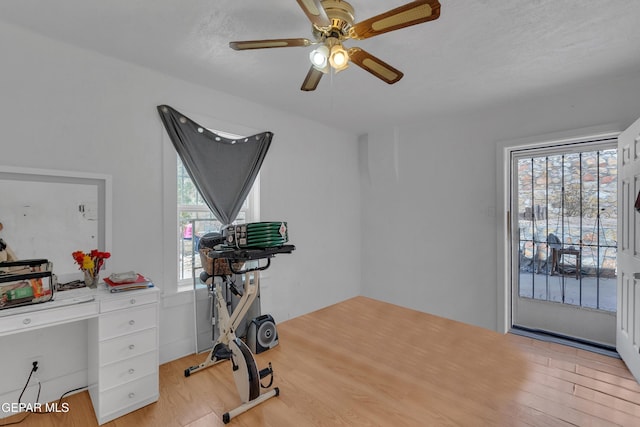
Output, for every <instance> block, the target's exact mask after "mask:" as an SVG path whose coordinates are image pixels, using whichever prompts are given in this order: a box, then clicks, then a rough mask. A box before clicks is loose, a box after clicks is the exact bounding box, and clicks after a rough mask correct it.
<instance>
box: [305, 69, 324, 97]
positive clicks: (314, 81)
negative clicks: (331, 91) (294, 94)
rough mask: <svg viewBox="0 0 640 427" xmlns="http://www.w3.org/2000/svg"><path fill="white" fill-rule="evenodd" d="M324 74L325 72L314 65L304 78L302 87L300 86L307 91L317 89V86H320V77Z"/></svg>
mask: <svg viewBox="0 0 640 427" xmlns="http://www.w3.org/2000/svg"><path fill="white" fill-rule="evenodd" d="M323 74H324V73H323V72H322V71H320V70H317V69H316V68H315V67H313V66H312V67H311V68H310V69H309V72H308V73H307V76H306V77H305V78H304V81H303V82H302V87H300V90H304V91H306V92H309V91H312V90H316V87H318V83H320V79H321V78H322V75H323Z"/></svg>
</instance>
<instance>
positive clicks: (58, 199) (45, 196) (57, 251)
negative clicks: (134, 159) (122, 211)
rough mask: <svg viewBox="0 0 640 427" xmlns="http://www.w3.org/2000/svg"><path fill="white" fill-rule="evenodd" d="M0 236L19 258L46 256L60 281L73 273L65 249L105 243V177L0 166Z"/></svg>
mask: <svg viewBox="0 0 640 427" xmlns="http://www.w3.org/2000/svg"><path fill="white" fill-rule="evenodd" d="M0 223H2V224H3V230H2V231H0V238H2V239H3V240H4V241H5V242H6V243H7V245H8V246H9V247H11V249H12V250H13V252H15V254H16V256H17V258H19V259H33V258H46V259H48V260H49V261H51V262H53V272H54V274H56V275H57V276H58V277H59V279H60V281H62V282H64V281H65V280H66V279H70V278H72V276H73V275H74V274H79V269H78V265H76V264H75V262H74V260H73V258H72V257H71V253H72V252H74V251H78V250H81V251H84V252H88V251H90V250H92V249H99V250H101V251H110V248H111V177H110V176H108V175H98V174H89V173H79V172H78V173H77V172H67V171H58V170H45V169H28V168H16V167H8V166H0Z"/></svg>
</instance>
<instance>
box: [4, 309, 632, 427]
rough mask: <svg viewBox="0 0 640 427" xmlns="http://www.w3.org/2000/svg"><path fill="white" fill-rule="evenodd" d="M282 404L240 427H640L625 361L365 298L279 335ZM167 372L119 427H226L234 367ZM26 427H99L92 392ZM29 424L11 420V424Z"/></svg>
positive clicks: (194, 358) (175, 367)
mask: <svg viewBox="0 0 640 427" xmlns="http://www.w3.org/2000/svg"><path fill="white" fill-rule="evenodd" d="M278 333H279V335H280V345H279V346H277V347H275V348H273V349H271V350H269V351H267V352H265V353H262V354H260V355H258V356H257V360H258V365H259V368H263V367H265V366H266V365H267V363H268V362H269V361H271V362H272V364H273V368H274V370H275V380H274V385H276V386H278V387H279V388H280V391H281V394H280V396H279V397H275V398H272V399H270V400H268V401H266V402H265V403H263V404H261V405H259V406H257V407H255V408H253V409H251V410H250V411H248V412H246V413H245V414H242V415H240V416H239V417H237V418H235V419H233V420H232V421H231V423H230V424H229V425H230V426H246V427H249V426H272V427H287V426H291V427H305V426H394V427H396V426H471V427H476V426H573V425H577V426H598V427H599V426H611V425H622V426H640V386H639V385H638V383H637V382H636V381H635V380H634V379H633V377H632V376H631V374H630V373H629V371H628V370H627V368H626V367H625V365H624V363H623V362H622V361H621V360H619V359H615V358H610V357H607V356H602V355H599V354H595V353H591V352H588V351H584V350H579V349H575V348H572V347H565V346H562V345H559V344H553V343H547V342H542V341H537V340H534V339H530V338H524V337H521V336H515V335H509V334H508V335H502V334H498V333H495V332H492V331H489V330H486V329H482V328H478V327H474V326H470V325H466V324H463V323H459V322H455V321H451V320H447V319H443V318H440V317H436V316H432V315H429V314H425V313H420V312H417V311H413V310H409V309H406V308H402V307H398V306H395V305H392V304H387V303H383V302H379V301H376V300H372V299H369V298H365V297H357V298H353V299H350V300H347V301H345V302H342V303H340V304H336V305H334V306H331V307H327V308H325V309H322V310H319V311H316V312H313V313H310V314H307V315H305V316H301V317H298V318H295V319H292V320H289V321H286V322H283V323H281V324H279V325H278ZM204 357H205V355H191V356H187V357H183V358H181V359H179V360H176V361H173V362H170V363H167V364H165V365H162V366H161V367H160V400H159V401H158V402H157V403H154V404H152V405H149V406H147V407H145V408H143V409H140V410H138V411H135V412H133V413H131V414H129V415H126V416H124V417H121V418H119V419H117V420H114V421H112V422H110V423H108V424H106V426H108V427H125V426H135V427H146V426H149V427H151V426H153V427H156V426H187V427H202V426H222V425H224V424H223V423H222V420H221V415H222V414H223V413H224V412H226V411H228V410H230V409H232V408H234V407H235V406H237V405H238V404H239V403H240V402H239V398H238V395H237V392H236V389H235V383H234V381H233V376H232V373H231V368H230V366H229V364H228V362H225V363H222V364H219V365H216V366H213V367H211V368H209V369H207V370H205V371H202V372H198V373H196V374H193V375H192V376H191V377H189V378H185V377H184V375H183V371H184V369H185V368H187V367H188V366H191V365H195V364H198V363H200V362H201V361H202V360H203V358H204ZM66 401H67V402H68V403H69V406H70V408H71V410H70V412H69V413H67V414H55V415H31V416H30V417H29V418H27V420H26V421H25V422H24V423H22V424H20V425H22V426H38V427H39V426H60V427H62V426H64V427H73V426H78V427H88V426H95V425H96V421H95V416H94V415H93V410H92V407H91V403H90V400H89V397H88V394H87V393H86V392H82V393H78V394H75V395H73V396H70V397H68V398H67V399H66ZM22 416H23V415H18V416H14V417H12V418H10V419H4V420H0V425H1V424H3V423H6V422H8V421H14V420H18V419H20V418H21V417H22Z"/></svg>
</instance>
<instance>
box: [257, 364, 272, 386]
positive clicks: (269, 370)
mask: <svg viewBox="0 0 640 427" xmlns="http://www.w3.org/2000/svg"><path fill="white" fill-rule="evenodd" d="M258 375H259V376H260V379H263V378H264V377H267V376H270V377H271V379H270V380H269V384H267V385H264V384H262V382H260V387H262V388H269V387H271V385H272V384H273V367H272V366H271V362H269V366H267V367H266V368H264V369H261V370H260V372H258Z"/></svg>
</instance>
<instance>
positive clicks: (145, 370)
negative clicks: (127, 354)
mask: <svg viewBox="0 0 640 427" xmlns="http://www.w3.org/2000/svg"><path fill="white" fill-rule="evenodd" d="M154 373H155V375H158V353H157V352H155V351H152V352H150V353H145V354H142V355H140V356H135V357H132V358H130V359H125V360H122V361H120V362H116V363H112V364H110V365H106V366H103V367H101V368H100V391H104V390H107V389H109V388H111V387H115V386H118V385H121V384H124V383H126V382H128V381H134V380H137V379H139V378H142V377H144V376H146V375H150V374H154Z"/></svg>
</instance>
